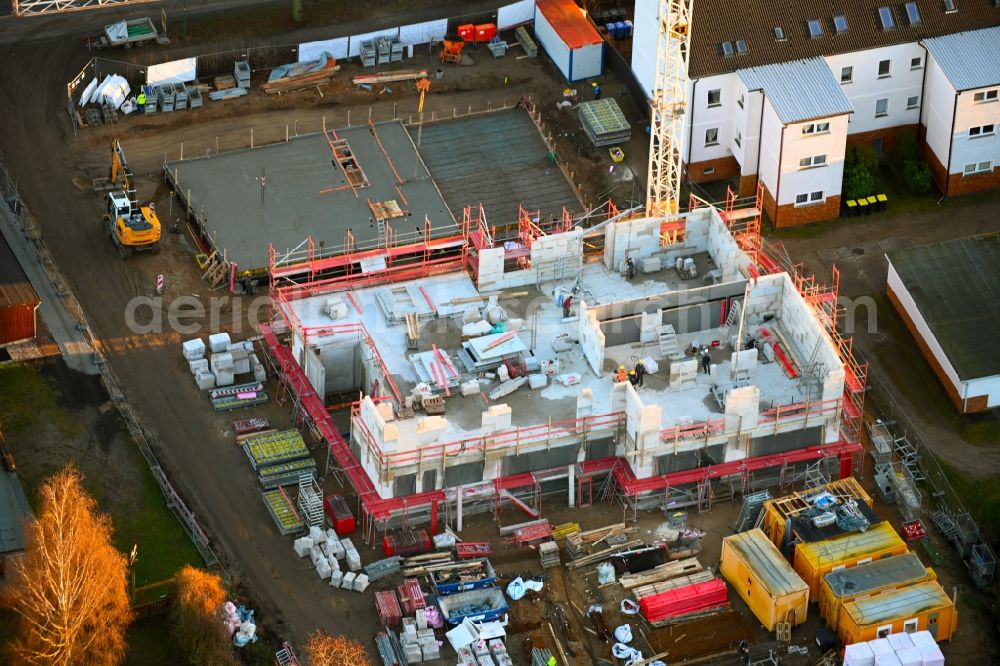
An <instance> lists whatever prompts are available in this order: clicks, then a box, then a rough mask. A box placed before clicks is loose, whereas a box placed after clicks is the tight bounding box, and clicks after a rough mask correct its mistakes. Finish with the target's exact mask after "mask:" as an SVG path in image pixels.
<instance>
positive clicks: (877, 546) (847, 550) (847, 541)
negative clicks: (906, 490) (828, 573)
mask: <svg viewBox="0 0 1000 666" xmlns="http://www.w3.org/2000/svg"><path fill="white" fill-rule="evenodd" d="M902 545H904V544H903V540H902V539H900V538H899V535H898V534H896V530H894V529H893V528H892V525H890V524H889V523H887V522H885V523H879V524H878V525H876V526H875V527H872V528H869V529H868V531H866V532H853V533H851V534H844V535H843V536H839V537H836V538H834V539H828V540H827V541H816V542H814V543H801V544H799V545H797V546H796V547H795V554H796V557H800V553H801V557H802V558H804V559H805V560H806V561H807V562H809V563H810V564H812V565H813V567H814V568H819V567H821V566H822V565H824V564H836V563H838V562H844V561H846V560H853V559H857V558H861V557H864V556H865V555H868V554H870V553H876V552H878V551H881V550H886V549H888V548H893V547H895V546H902Z"/></svg>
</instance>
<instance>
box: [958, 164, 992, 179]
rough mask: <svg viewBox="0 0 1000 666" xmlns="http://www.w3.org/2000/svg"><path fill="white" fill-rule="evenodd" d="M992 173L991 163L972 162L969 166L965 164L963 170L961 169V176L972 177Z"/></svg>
mask: <svg viewBox="0 0 1000 666" xmlns="http://www.w3.org/2000/svg"><path fill="white" fill-rule="evenodd" d="M991 171H993V162H992V161H987V162H973V163H971V164H966V165H965V168H964V169H962V174H963V175H965V176H973V175H975V174H977V173H989V172H991Z"/></svg>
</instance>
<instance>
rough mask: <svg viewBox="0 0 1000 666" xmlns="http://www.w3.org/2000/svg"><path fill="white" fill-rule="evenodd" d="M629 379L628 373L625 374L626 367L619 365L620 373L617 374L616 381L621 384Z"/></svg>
mask: <svg viewBox="0 0 1000 666" xmlns="http://www.w3.org/2000/svg"><path fill="white" fill-rule="evenodd" d="M627 379H628V373H627V372H625V366H624V365H619V366H618V372H616V373H615V381H616V382H619V383H620V382H623V381H625V380H627Z"/></svg>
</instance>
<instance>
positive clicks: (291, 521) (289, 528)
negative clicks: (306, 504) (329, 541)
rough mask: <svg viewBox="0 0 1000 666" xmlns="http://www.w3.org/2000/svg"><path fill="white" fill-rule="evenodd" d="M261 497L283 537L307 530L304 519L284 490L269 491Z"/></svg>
mask: <svg viewBox="0 0 1000 666" xmlns="http://www.w3.org/2000/svg"><path fill="white" fill-rule="evenodd" d="M261 497H262V498H263V500H264V505H265V506H266V507H267V512H268V513H269V514H271V518H273V519H274V524H275V525H277V526H278V531H279V532H280V533H281V534H282V536H287V535H289V534H295V533H297V532H301V531H302V530H304V529H305V527H306V524H305V523H304V522H303V521H302V517H301V516H299V513H298V511H296V510H295V505H293V504H292V500H291V499H289V498H288V495H287V494H286V493H285V491H284V490H282V489H281V488H277V489H275V490H268V491H267V492H265V493H263V494H262V495H261Z"/></svg>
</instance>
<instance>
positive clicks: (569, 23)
mask: <svg viewBox="0 0 1000 666" xmlns="http://www.w3.org/2000/svg"><path fill="white" fill-rule="evenodd" d="M537 5H538V11H540V12H541V13H542V14H544V15H545V20H546V21H548V22H549V25H551V26H552V29H553V30H555V31H556V34H557V35H559V37H560V39H562V40H563V41H564V42H566V46H568V47H569V48H571V49H578V48H581V47H583V46H590V45H592V44H603V43H604V40H603V39H601V36H600V35H599V34H598V33H597V30H596V29H595V28H594V26H593V24H592V23H591V22H590V21H589V20H588V19H587V16H586V14H584V12H583V10H582V9H580V7H579V5H577V4H576V3H575V2H573V0H538V2H537Z"/></svg>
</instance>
